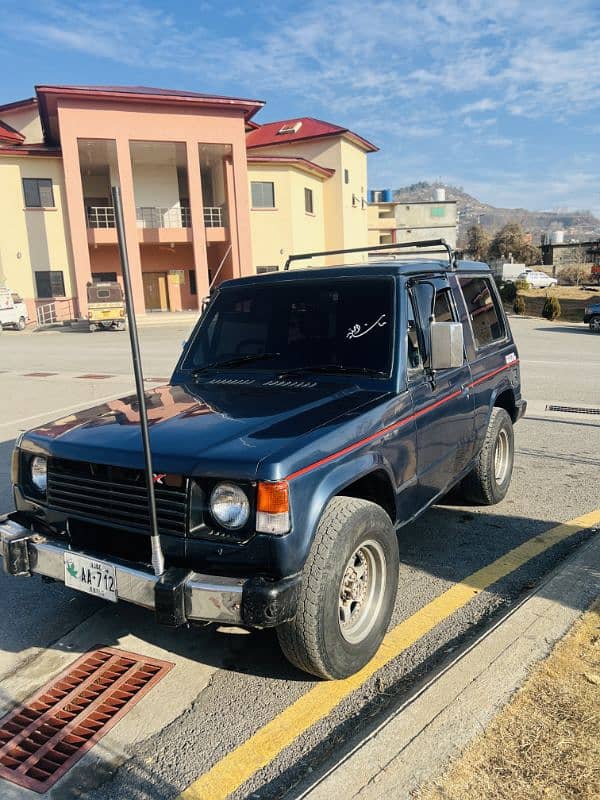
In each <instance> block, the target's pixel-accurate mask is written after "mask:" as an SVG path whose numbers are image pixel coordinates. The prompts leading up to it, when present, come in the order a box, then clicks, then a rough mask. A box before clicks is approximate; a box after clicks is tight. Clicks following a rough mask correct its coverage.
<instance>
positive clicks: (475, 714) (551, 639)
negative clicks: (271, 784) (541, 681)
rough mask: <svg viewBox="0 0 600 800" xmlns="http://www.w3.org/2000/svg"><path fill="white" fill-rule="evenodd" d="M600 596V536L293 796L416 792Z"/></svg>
mask: <svg viewBox="0 0 600 800" xmlns="http://www.w3.org/2000/svg"><path fill="white" fill-rule="evenodd" d="M598 594H600V535H596V536H595V537H594V538H593V539H592V540H591V541H589V542H588V543H587V544H586V545H584V546H583V547H581V548H579V549H578V550H577V551H576V552H575V553H574V554H573V555H572V556H571V557H570V558H568V559H567V560H566V561H564V562H563V563H562V564H561V565H560V566H559V567H557V568H556V569H555V570H553V571H552V572H551V573H550V575H549V576H548V577H547V578H546V580H545V581H544V582H543V583H542V584H541V585H540V586H539V587H538V588H537V589H536V590H535V591H533V592H532V593H531V594H529V595H528V596H527V597H525V598H524V599H523V600H522V601H521V602H520V603H519V604H518V605H517V606H515V607H514V608H512V609H511V610H510V611H509V612H508V613H507V614H505V615H504V616H503V617H502V618H501V619H500V620H499V621H497V622H496V623H495V624H494V625H493V626H492V627H491V628H490V629H489V630H488V631H486V632H484V634H482V636H480V637H479V638H478V639H477V640H476V641H475V642H473V643H472V644H471V645H470V646H469V647H468V648H467V649H466V650H464V651H463V652H461V653H460V654H459V655H458V656H456V657H455V658H454V659H453V660H452V661H451V662H450V663H447V664H446V665H443V666H442V667H441V668H440V669H439V670H438V671H437V672H436V673H435V674H434V675H433V677H430V678H429V679H428V680H427V682H426V683H424V684H423V685H421V686H420V687H419V688H418V689H417V690H416V691H415V692H414V693H413V694H412V695H411V696H410V697H409V698H408V699H406V700H405V701H404V702H403V703H402V705H401V706H400V707H399V708H397V709H396V710H395V711H394V712H393V714H392V715H391V716H389V717H388V718H387V719H386V720H384V721H383V722H382V723H381V724H380V725H379V726H378V727H377V728H376V729H375V730H373V731H371V732H370V733H369V735H368V736H367V737H365V738H363V739H362V740H360V741H359V742H355V743H354V746H353V747H352V749H351V750H350V751H349V752H347V753H346V754H345V755H344V756H343V757H342V759H341V760H340V761H338V763H337V764H334V765H333V766H331V765H330V766H329V767H327V768H324V769H323V770H321V771H319V772H318V773H316V774H313V775H312V776H310V777H309V778H308V779H307V780H305V781H303V782H302V784H300V785H299V786H296V787H295V790H294V791H293V792H292V793H290V794H289V795H286V798H291V797H294V798H295V800H301V798H307V799H308V800H331V797H342V796H349V797H360V798H361V800H375V798H389V797H394V798H395V800H403V799H405V800H409V798H413V797H414V792H415V790H416V789H418V787H420V786H422V785H423V784H424V783H425V782H426V781H429V780H433V779H435V778H437V777H438V776H440V775H441V774H442V773H443V771H444V770H445V768H446V766H447V764H448V762H449V761H450V760H451V759H452V758H455V757H456V756H458V755H459V754H460V753H461V752H462V751H463V750H464V748H465V747H466V746H467V744H468V743H469V742H470V740H471V739H472V738H473V737H474V736H475V735H476V734H478V733H480V732H481V731H482V730H483V729H484V727H485V725H486V724H487V723H488V722H489V721H490V720H491V719H492V718H493V717H494V716H495V715H496V714H497V713H498V711H499V710H500V709H501V708H502V707H503V706H504V705H505V704H506V702H508V700H509V699H510V697H511V696H512V694H513V693H514V692H515V691H516V690H517V689H518V688H519V687H520V686H521V685H522V684H523V683H524V681H525V680H526V678H527V676H528V674H529V672H530V670H531V668H532V667H533V666H535V664H536V663H538V662H539V661H541V660H542V659H544V658H545V657H546V656H547V655H548V653H549V652H550V650H551V649H552V647H553V646H554V644H555V643H556V642H557V641H558V640H559V639H561V638H562V637H563V636H564V635H565V633H566V632H567V631H568V630H569V629H570V628H571V627H572V625H573V624H574V622H575V621H576V620H577V619H578V618H579V617H580V616H581V614H582V613H583V612H584V611H585V610H586V609H587V608H588V607H589V606H590V605H591V603H592V602H593V601H594V600H595V598H596V597H597V596H598Z"/></svg>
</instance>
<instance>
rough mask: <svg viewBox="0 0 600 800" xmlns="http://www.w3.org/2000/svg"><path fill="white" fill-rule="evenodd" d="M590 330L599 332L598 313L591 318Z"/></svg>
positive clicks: (599, 317) (599, 316) (599, 320)
mask: <svg viewBox="0 0 600 800" xmlns="http://www.w3.org/2000/svg"><path fill="white" fill-rule="evenodd" d="M590 330H591V332H592V333H600V314H596V315H594V316H593V317H592V318H591V320H590Z"/></svg>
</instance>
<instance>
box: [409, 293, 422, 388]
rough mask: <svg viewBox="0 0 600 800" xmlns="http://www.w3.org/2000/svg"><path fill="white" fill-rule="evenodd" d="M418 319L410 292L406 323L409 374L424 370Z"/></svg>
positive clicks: (412, 374)
mask: <svg viewBox="0 0 600 800" xmlns="http://www.w3.org/2000/svg"><path fill="white" fill-rule="evenodd" d="M417 324H418V323H417V320H416V314H415V309H414V306H413V299H412V297H411V295H410V294H409V295H408V297H407V325H406V341H407V356H406V365H407V370H408V376H409V377H411V376H414V375H416V374H418V373H420V372H421V371H422V370H423V355H422V353H421V344H420V342H419V334H418V331H417Z"/></svg>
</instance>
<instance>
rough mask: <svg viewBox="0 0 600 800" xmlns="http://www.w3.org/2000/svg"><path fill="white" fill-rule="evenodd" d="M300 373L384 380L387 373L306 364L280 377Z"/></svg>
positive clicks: (335, 365)
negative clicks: (337, 374)
mask: <svg viewBox="0 0 600 800" xmlns="http://www.w3.org/2000/svg"><path fill="white" fill-rule="evenodd" d="M301 372H324V373H328V372H329V373H331V374H334V373H337V372H341V373H345V374H346V375H378V376H381V377H384V378H387V377H388V373H387V372H384V371H383V370H381V369H372V368H371V367H346V366H344V364H307V365H306V366H304V367H292V369H286V370H284V371H283V372H282V373H280V377H285V376H287V375H294V374H297V373H301Z"/></svg>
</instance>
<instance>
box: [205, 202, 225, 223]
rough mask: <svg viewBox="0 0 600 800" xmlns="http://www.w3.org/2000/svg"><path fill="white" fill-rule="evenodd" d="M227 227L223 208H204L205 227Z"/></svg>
mask: <svg viewBox="0 0 600 800" xmlns="http://www.w3.org/2000/svg"><path fill="white" fill-rule="evenodd" d="M224 226H225V209H224V208H223V207H222V206H204V227H205V228H223V227H224Z"/></svg>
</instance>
